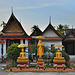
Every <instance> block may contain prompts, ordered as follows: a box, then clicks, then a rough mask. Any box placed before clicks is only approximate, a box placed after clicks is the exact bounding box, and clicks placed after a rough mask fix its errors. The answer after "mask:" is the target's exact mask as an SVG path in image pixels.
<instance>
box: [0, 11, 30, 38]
mask: <svg viewBox="0 0 75 75" xmlns="http://www.w3.org/2000/svg"><path fill="white" fill-rule="evenodd" d="M2 32H3V34H1V35H0V39H31V38H30V37H29V36H28V35H27V33H26V32H25V31H24V29H23V27H22V25H21V23H20V22H19V21H18V20H17V19H16V17H15V16H14V14H13V12H12V14H11V16H10V18H9V20H8V22H7V24H6V27H5V28H4V29H3V30H2Z"/></svg>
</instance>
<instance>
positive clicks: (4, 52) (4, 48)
mask: <svg viewBox="0 0 75 75" xmlns="http://www.w3.org/2000/svg"><path fill="white" fill-rule="evenodd" d="M3 41H4V42H5V43H4V44H3V56H4V58H6V39H5V40H3Z"/></svg>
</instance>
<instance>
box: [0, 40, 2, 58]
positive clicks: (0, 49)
mask: <svg viewBox="0 0 75 75" xmlns="http://www.w3.org/2000/svg"><path fill="white" fill-rule="evenodd" d="M0 41H1V39H0ZM1 48H2V47H1V44H0V58H1V56H2V54H1Z"/></svg>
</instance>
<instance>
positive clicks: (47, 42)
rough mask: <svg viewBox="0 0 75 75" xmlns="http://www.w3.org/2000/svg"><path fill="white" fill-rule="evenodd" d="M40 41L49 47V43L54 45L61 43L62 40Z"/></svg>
mask: <svg viewBox="0 0 75 75" xmlns="http://www.w3.org/2000/svg"><path fill="white" fill-rule="evenodd" d="M42 43H43V44H44V46H49V47H51V45H56V44H59V45H62V41H42ZM55 48H58V47H55ZM60 50H62V48H60Z"/></svg>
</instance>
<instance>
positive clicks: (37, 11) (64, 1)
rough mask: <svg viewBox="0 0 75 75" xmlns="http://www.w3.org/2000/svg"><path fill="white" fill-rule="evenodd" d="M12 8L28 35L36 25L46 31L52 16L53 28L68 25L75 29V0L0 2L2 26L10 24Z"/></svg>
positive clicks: (0, 0) (4, 0)
mask: <svg viewBox="0 0 75 75" xmlns="http://www.w3.org/2000/svg"><path fill="white" fill-rule="evenodd" d="M11 7H13V13H14V15H15V17H16V18H17V19H18V21H20V22H21V24H22V26H23V28H24V30H25V31H26V33H27V34H28V35H30V34H31V28H32V27H33V26H34V25H38V27H39V28H40V29H41V30H42V31H44V29H45V28H46V27H47V26H48V24H49V18H50V16H51V24H52V25H53V26H57V25H59V24H62V25H65V24H67V25H69V27H70V28H72V25H73V28H75V0H0V24H1V23H2V21H4V22H6V23H7V22H8V19H9V18H10V16H11V12H12V11H11ZM0 28H1V27H0Z"/></svg>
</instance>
